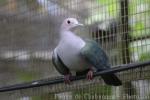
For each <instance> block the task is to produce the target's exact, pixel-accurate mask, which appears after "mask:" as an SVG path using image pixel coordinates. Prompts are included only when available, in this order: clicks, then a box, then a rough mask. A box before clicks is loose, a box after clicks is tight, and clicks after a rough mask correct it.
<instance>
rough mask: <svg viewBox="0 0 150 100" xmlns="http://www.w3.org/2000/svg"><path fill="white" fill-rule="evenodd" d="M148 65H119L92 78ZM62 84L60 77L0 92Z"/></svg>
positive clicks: (149, 63) (97, 73) (16, 85)
mask: <svg viewBox="0 0 150 100" xmlns="http://www.w3.org/2000/svg"><path fill="white" fill-rule="evenodd" d="M148 65H150V61H145V62H141V63H133V64H124V65H119V66H115V67H113V68H111V69H109V70H105V71H101V72H96V73H95V74H94V77H96V76H100V75H102V74H106V73H107V74H109V73H117V72H121V71H125V70H129V69H135V68H139V67H143V66H148ZM84 78H85V76H78V77H75V76H73V78H72V81H75V80H81V79H84ZM63 82H64V79H63V78H62V77H61V78H57V79H54V80H37V81H32V82H29V83H23V84H15V85H10V86H6V87H1V88H0V92H7V91H14V90H20V89H27V88H33V87H40V86H45V85H52V84H58V83H63Z"/></svg>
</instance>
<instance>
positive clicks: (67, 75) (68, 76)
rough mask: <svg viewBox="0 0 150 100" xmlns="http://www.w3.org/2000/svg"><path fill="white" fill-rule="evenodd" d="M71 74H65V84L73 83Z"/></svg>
mask: <svg viewBox="0 0 150 100" xmlns="http://www.w3.org/2000/svg"><path fill="white" fill-rule="evenodd" d="M71 76H72V75H71V74H70V73H69V74H66V75H65V76H64V82H65V84H70V83H71V80H70V78H71Z"/></svg>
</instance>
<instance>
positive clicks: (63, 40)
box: [52, 18, 122, 86]
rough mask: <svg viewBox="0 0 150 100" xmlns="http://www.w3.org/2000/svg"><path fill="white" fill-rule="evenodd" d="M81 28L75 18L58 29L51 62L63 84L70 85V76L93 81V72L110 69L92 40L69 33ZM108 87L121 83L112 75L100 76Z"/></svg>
mask: <svg viewBox="0 0 150 100" xmlns="http://www.w3.org/2000/svg"><path fill="white" fill-rule="evenodd" d="M77 26H83V24H81V23H79V22H78V20H77V19H75V18H67V19H65V20H64V21H63V23H62V25H61V28H60V41H59V44H58V45H57V47H56V48H55V49H54V51H53V55H52V61H53V64H54V66H55V67H56V69H57V71H58V72H59V73H60V74H62V75H64V81H65V83H68V84H69V83H70V80H71V75H72V74H73V73H76V75H84V74H86V75H87V79H88V80H92V79H93V73H94V72H95V71H103V70H107V69H110V64H109V60H108V57H107V56H106V53H105V52H104V51H103V50H102V48H101V47H100V46H99V45H98V44H97V43H96V42H95V41H93V40H89V39H87V40H83V39H82V38H80V37H79V36H77V35H76V34H75V33H73V32H72V31H71V29H72V28H75V27H77ZM101 77H102V78H103V80H104V82H105V83H106V84H108V85H113V86H119V85H121V84H122V82H121V81H120V80H119V79H118V77H117V76H116V75H115V74H114V73H111V74H104V75H101Z"/></svg>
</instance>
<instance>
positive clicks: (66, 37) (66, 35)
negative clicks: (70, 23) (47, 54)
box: [60, 31, 85, 47]
mask: <svg viewBox="0 0 150 100" xmlns="http://www.w3.org/2000/svg"><path fill="white" fill-rule="evenodd" d="M60 40H61V41H60V42H64V41H67V42H70V43H72V44H75V45H76V44H78V46H79V47H83V46H84V45H85V42H84V41H83V40H82V39H81V38H80V37H79V36H77V35H75V34H74V33H73V32H71V31H61V32H60Z"/></svg>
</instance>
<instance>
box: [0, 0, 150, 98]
mask: <svg viewBox="0 0 150 100" xmlns="http://www.w3.org/2000/svg"><path fill="white" fill-rule="evenodd" d="M67 17H75V18H77V19H78V20H79V21H80V22H82V23H84V25H85V26H84V28H80V29H78V30H76V32H77V33H78V35H80V36H81V37H83V38H87V37H88V38H92V39H94V40H95V41H97V42H98V43H99V44H100V45H101V46H102V48H103V49H104V50H105V51H106V53H107V55H108V56H109V59H110V62H111V65H112V69H110V70H106V71H103V72H99V73H95V78H94V80H92V81H88V80H86V79H85V76H79V77H74V81H73V82H72V83H71V85H66V84H64V82H63V78H62V76H61V75H60V74H59V73H58V72H57V71H56V69H55V68H54V66H53V65H52V63H51V54H52V50H53V49H54V48H55V46H56V45H57V43H58V40H59V34H58V33H59V27H60V24H61V22H62V21H63V20H64V19H65V18H67ZM149 65H150V0H0V99H1V100H149V99H150V80H149V79H150V66H149ZM109 72H114V73H116V75H117V76H118V77H119V78H120V79H121V80H122V81H123V85H122V86H119V87H113V86H108V85H106V84H105V83H104V82H103V80H101V79H99V78H100V75H101V74H103V73H109Z"/></svg>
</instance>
